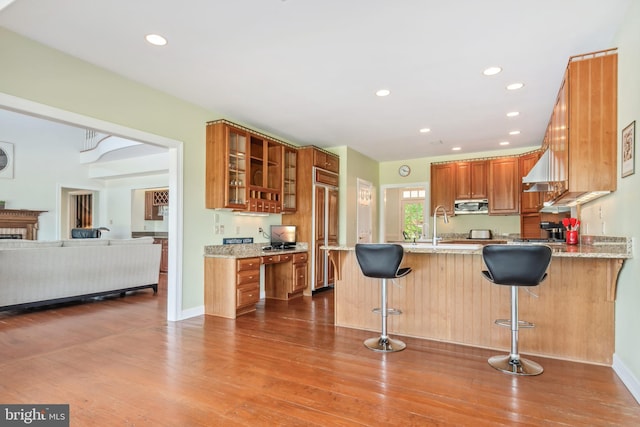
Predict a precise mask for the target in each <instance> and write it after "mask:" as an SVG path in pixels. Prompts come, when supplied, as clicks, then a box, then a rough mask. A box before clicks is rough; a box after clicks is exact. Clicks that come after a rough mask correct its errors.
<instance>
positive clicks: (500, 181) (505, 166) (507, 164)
mask: <svg viewBox="0 0 640 427" xmlns="http://www.w3.org/2000/svg"><path fill="white" fill-rule="evenodd" d="M520 189H521V185H520V173H519V166H518V158H517V157H502V158H498V159H492V160H489V185H488V192H489V215H511V214H517V213H519V212H520Z"/></svg>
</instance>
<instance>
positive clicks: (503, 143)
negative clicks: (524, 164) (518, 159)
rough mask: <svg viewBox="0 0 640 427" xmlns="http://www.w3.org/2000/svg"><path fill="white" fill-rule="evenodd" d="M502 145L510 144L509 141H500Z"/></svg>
mask: <svg viewBox="0 0 640 427" xmlns="http://www.w3.org/2000/svg"><path fill="white" fill-rule="evenodd" d="M499 144H500V145H509V141H502V142H500V143H499Z"/></svg>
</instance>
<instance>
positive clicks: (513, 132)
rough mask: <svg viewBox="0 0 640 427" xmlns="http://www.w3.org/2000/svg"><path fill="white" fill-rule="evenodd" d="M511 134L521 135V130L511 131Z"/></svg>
mask: <svg viewBox="0 0 640 427" xmlns="http://www.w3.org/2000/svg"><path fill="white" fill-rule="evenodd" d="M509 135H520V131H519V130H512V131H511V132H509Z"/></svg>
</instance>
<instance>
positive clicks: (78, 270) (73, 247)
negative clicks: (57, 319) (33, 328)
mask: <svg viewBox="0 0 640 427" xmlns="http://www.w3.org/2000/svg"><path fill="white" fill-rule="evenodd" d="M160 252H161V245H157V244H153V238H152V237H141V238H136V239H70V240H56V241H38V240H4V239H0V310H8V309H13V308H23V307H31V306H38V305H46V304H52V303H57V302H65V301H70V300H74V299H80V298H86V297H93V296H100V295H108V294H115V293H120V294H124V293H125V292H126V291H129V290H137V289H143V288H152V289H153V291H154V293H156V292H157V290H158V275H159V272H160V255H161V254H160Z"/></svg>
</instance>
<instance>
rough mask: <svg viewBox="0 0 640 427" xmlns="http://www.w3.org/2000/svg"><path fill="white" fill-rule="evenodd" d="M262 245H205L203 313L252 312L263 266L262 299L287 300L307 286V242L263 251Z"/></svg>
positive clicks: (218, 314) (220, 314)
mask: <svg viewBox="0 0 640 427" xmlns="http://www.w3.org/2000/svg"><path fill="white" fill-rule="evenodd" d="M263 246H264V244H246V245H244V244H240V245H217V246H207V247H205V261H204V300H205V314H210V315H213V316H220V317H226V318H230V319H235V318H236V317H237V316H240V315H242V314H245V313H248V312H251V311H255V309H256V304H257V303H258V302H259V301H260V282H261V271H262V268H261V267H263V268H264V285H265V286H264V287H265V298H272V299H281V300H289V299H291V298H297V297H300V296H302V292H303V290H304V289H305V288H306V287H307V285H308V280H307V260H308V252H307V245H306V244H301V243H298V245H297V247H296V249H293V250H284V251H282V250H271V251H264V250H263V249H262V247H263Z"/></svg>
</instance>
